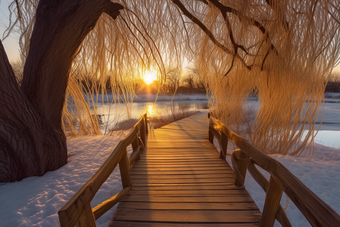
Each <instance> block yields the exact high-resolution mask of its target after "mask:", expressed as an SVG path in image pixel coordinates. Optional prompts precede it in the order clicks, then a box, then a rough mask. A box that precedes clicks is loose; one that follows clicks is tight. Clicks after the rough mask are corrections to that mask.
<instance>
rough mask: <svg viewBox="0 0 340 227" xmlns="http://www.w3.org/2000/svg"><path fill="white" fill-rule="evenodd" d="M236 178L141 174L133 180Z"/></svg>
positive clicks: (227, 176)
mask: <svg viewBox="0 0 340 227" xmlns="http://www.w3.org/2000/svg"><path fill="white" fill-rule="evenodd" d="M224 177H225V178H234V175H233V174H223V173H222V174H196V175H192V174H187V175H184V174H172V175H170V174H168V175H159V174H153V175H152V174H144V175H142V174H140V175H131V179H136V180H138V179H191V178H195V179H204V178H224Z"/></svg>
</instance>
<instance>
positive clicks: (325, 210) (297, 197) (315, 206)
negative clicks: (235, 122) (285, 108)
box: [209, 117, 340, 227]
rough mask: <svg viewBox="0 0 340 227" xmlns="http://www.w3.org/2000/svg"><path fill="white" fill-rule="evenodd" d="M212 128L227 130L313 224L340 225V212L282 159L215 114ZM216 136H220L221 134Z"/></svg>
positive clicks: (212, 119)
mask: <svg viewBox="0 0 340 227" xmlns="http://www.w3.org/2000/svg"><path fill="white" fill-rule="evenodd" d="M210 130H211V131H212V133H213V134H214V133H215V134H216V132H217V134H218V133H224V134H225V135H227V136H228V138H229V139H230V140H232V141H233V142H234V144H235V145H236V146H237V147H239V148H240V149H241V150H242V152H244V153H245V154H247V155H248V156H249V157H250V158H251V161H252V162H253V163H255V164H257V165H258V166H259V167H261V168H262V169H264V170H266V171H267V172H269V173H270V174H271V177H272V178H273V179H274V180H275V181H276V183H277V184H278V185H279V187H280V188H281V189H282V190H283V191H284V192H285V193H286V195H287V196H288V197H289V198H290V199H291V200H292V201H293V202H294V204H295V205H296V206H297V207H298V209H299V210H300V211H301V213H302V214H303V215H304V216H305V218H306V219H307V220H308V221H309V223H310V224H311V225H312V226H329V227H331V226H340V215H339V214H337V213H336V212H335V211H334V210H333V209H332V208H331V207H330V206H329V205H327V204H326V203H325V202H324V201H322V200H321V199H320V198H319V197H318V196H317V195H315V194H314V193H313V192H312V191H311V190H310V189H309V188H308V187H306V185H304V184H303V183H302V182H301V181H300V180H299V179H298V178H297V177H296V176H294V175H293V174H292V173H291V172H290V171H289V170H288V169H287V168H286V167H284V166H283V165H282V164H281V163H280V162H278V161H277V160H275V159H273V158H271V157H270V156H269V155H267V154H266V153H264V152H262V151H260V150H259V149H257V148H256V147H255V146H253V145H252V144H251V143H250V142H249V141H247V140H246V139H244V138H243V137H241V136H239V135H237V134H236V133H234V132H232V131H230V130H229V129H228V128H227V127H226V126H224V125H223V124H222V123H221V122H220V121H218V120H217V119H215V118H213V117H210V120H209V131H210ZM215 136H216V135H215ZM216 137H217V138H219V137H218V136H216ZM261 184H262V183H261ZM261 186H263V185H261ZM279 217H280V218H283V220H284V215H282V213H281V214H280V215H279ZM284 224H287V226H289V224H290V223H287V222H285V223H284Z"/></svg>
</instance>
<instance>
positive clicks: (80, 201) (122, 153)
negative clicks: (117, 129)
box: [58, 115, 146, 227]
mask: <svg viewBox="0 0 340 227" xmlns="http://www.w3.org/2000/svg"><path fill="white" fill-rule="evenodd" d="M144 118H146V115H143V116H142V117H141V118H140V120H139V121H138V122H137V123H136V124H135V125H134V128H133V129H132V130H131V131H130V133H129V134H128V135H127V137H126V138H125V139H123V140H121V141H120V142H119V143H118V145H117V146H116V148H115V149H114V150H113V152H112V154H111V155H110V156H109V157H108V159H107V160H106V161H105V162H104V164H103V165H102V166H101V167H100V168H99V169H98V171H97V172H96V173H95V174H94V175H93V176H92V177H91V178H90V179H89V180H88V181H87V182H86V183H85V184H84V185H83V186H82V187H81V188H80V189H79V190H78V191H77V192H76V193H75V195H73V196H72V198H71V199H70V200H69V201H67V202H66V204H65V205H64V206H63V207H62V208H61V209H60V210H59V211H58V216H59V222H60V226H62V227H71V226H75V225H76V224H77V223H78V224H77V225H79V226H95V222H94V221H93V222H94V225H93V224H92V223H91V222H90V221H89V220H90V218H91V217H92V219H93V220H95V219H94V214H93V211H92V209H91V204H90V202H91V200H92V199H93V197H94V196H95V195H96V193H97V191H98V190H99V188H100V187H101V185H102V184H103V183H104V182H105V181H106V179H107V178H108V177H109V176H110V174H111V173H112V172H113V170H114V169H115V167H116V166H117V165H118V163H119V168H120V173H121V178H122V184H123V187H124V188H126V190H130V187H131V179H130V171H129V170H130V160H129V157H128V155H127V151H126V147H127V146H128V145H130V144H131V143H133V141H135V138H136V137H137V136H138V134H139V131H140V129H141V128H143V127H142V126H143V124H142V122H143V120H144ZM126 190H125V191H124V190H123V192H126ZM126 194H127V193H123V194H118V195H119V196H117V197H116V198H113V201H112V200H110V199H109V200H107V201H104V203H103V204H102V205H103V207H104V208H102V209H105V210H108V209H110V207H109V206H110V205H112V206H113V205H114V204H115V203H116V202H117V200H120V199H121V198H122V197H124V196H125V195H126ZM97 208H98V209H99V211H98V209H97ZM94 211H96V212H97V214H96V215H97V216H98V215H99V214H100V213H101V212H102V211H103V210H101V208H100V207H96V208H95V209H94ZM84 215H85V216H88V217H84ZM100 215H102V213H101V214H100ZM100 215H99V216H100ZM88 218H89V219H88ZM84 220H85V221H84ZM86 223H87V225H86Z"/></svg>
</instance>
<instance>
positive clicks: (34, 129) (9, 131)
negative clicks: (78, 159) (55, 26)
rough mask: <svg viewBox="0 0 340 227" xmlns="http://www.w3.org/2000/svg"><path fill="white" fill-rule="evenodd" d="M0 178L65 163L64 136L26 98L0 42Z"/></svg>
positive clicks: (17, 176)
mask: <svg viewBox="0 0 340 227" xmlns="http://www.w3.org/2000/svg"><path fill="white" fill-rule="evenodd" d="M0 69H1V70H0V78H1V83H0V106H1V108H0V182H8V181H15V180H21V179H23V178H25V177H27V176H40V175H43V174H44V173H46V172H47V171H50V170H55V169H57V168H59V167H60V166H62V165H64V164H66V161H67V149H66V138H65V135H64V134H63V133H60V132H59V131H58V130H55V129H54V127H53V126H52V124H51V123H50V122H49V121H48V120H47V119H46V118H45V117H44V116H43V115H42V114H41V113H40V112H39V111H38V110H37V109H36V108H34V107H33V106H32V105H31V103H30V102H29V101H28V99H27V97H26V96H25V94H24V93H23V92H22V90H21V89H20V87H19V85H18V83H17V82H16V80H15V76H14V72H13V70H12V67H11V65H10V63H9V61H8V59H7V56H6V53H5V50H4V48H3V46H2V43H1V42H0Z"/></svg>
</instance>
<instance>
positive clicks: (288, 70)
mask: <svg viewBox="0 0 340 227" xmlns="http://www.w3.org/2000/svg"><path fill="white" fill-rule="evenodd" d="M10 9H11V12H12V13H11V18H12V20H11V23H10V26H9V29H8V32H7V34H8V33H9V32H10V31H12V30H18V31H20V34H21V36H20V48H21V55H22V60H23V62H25V67H24V75H23V81H22V85H21V87H19V85H18V84H17V82H16V80H15V77H14V73H13V70H12V68H11V66H10V64H9V62H8V59H7V57H6V54H5V52H4V49H3V47H2V45H1V48H0V64H1V67H0V78H1V81H2V83H1V84H0V104H1V109H0V144H1V146H0V181H1V182H4V181H15V180H21V179H22V178H24V177H27V176H33V175H42V174H44V173H45V172H46V171H50V170H55V169H57V168H59V167H60V166H62V165H64V164H65V163H66V162H67V148H66V137H65V128H64V127H63V126H64V125H65V121H69V119H70V116H71V114H70V113H69V110H70V108H67V106H65V103H66V105H67V103H68V101H69V99H68V98H67V97H68V96H69V95H71V96H72V98H73V99H72V100H74V101H75V104H76V105H77V106H79V108H86V106H87V103H86V102H85V101H84V98H83V95H82V92H83V90H82V88H81V86H82V85H81V84H80V83H79V77H83V76H84V75H85V74H87V73H82V72H90V73H91V75H92V76H91V78H95V79H96V81H98V83H101V84H103V83H105V82H106V81H107V79H106V78H105V77H106V76H110V82H111V83H112V87H113V88H116V91H113V93H115V94H117V95H119V94H120V92H121V91H122V90H124V91H126V92H127V93H133V89H132V88H133V86H134V85H133V79H134V78H135V77H138V76H140V74H141V73H142V72H143V70H144V69H148V68H150V67H151V68H152V67H153V68H158V70H159V72H160V75H162V79H164V80H165V79H166V73H165V68H166V65H171V66H174V65H176V64H177V65H178V67H181V63H182V62H183V59H184V58H187V59H189V60H190V61H192V62H194V63H195V64H196V67H197V68H198V72H199V74H200V75H202V76H204V78H205V80H206V82H207V83H208V84H209V89H210V92H211V93H212V95H213V99H212V104H213V107H212V109H213V110H214V109H215V114H216V115H217V116H218V117H219V118H221V119H223V120H224V122H225V123H226V124H227V125H228V126H230V127H232V128H236V130H237V129H240V128H242V127H244V125H242V122H243V121H242V119H241V118H244V113H245V112H244V103H245V100H246V97H247V96H248V95H249V93H250V92H252V91H254V89H256V90H257V91H258V93H259V99H260V103H261V107H260V110H259V112H258V114H257V116H256V118H255V121H254V123H252V124H250V125H249V128H250V131H251V134H250V137H249V139H251V140H252V142H253V143H254V144H255V145H257V146H259V147H260V148H261V149H263V150H264V151H265V152H268V153H271V152H273V151H274V150H275V151H276V152H279V153H288V152H289V150H290V149H291V148H294V147H295V151H294V152H293V154H300V153H301V152H300V151H301V150H302V149H303V148H304V147H305V146H306V144H307V142H308V141H309V140H310V138H312V137H313V133H312V132H313V123H314V122H315V119H316V117H317V115H318V112H319V106H320V105H319V104H320V102H321V100H322V93H323V89H324V83H325V82H326V75H327V74H328V73H329V72H330V70H331V69H332V67H333V66H334V65H335V64H336V62H337V60H338V58H339V53H338V51H339V48H338V45H339V43H340V42H339V32H338V29H339V13H338V12H339V3H338V1H337V0H333V1H331V0H329V1H326V0H324V1H307V0H306V1H295V0H291V1H288V0H287V1H279V0H266V1H264V0H259V1H257V0H253V1H251V0H244V1H236V0H234V1H231V0H228V1H227V0H224V1H217V0H210V1H206V0H187V1H180V0H161V1H154V0H143V1H137V0H136V1H133V0H117V1H115V3H113V2H110V1H109V0H92V1H89V0H76V1H67V0H60V1H52V0H40V1H38V0H35V1H34V0H33V1H32V0H16V1H14V2H13V3H12V5H11V6H10ZM77 72H78V73H77ZM79 72H80V73H79ZM102 87H103V86H102ZM93 92H94V93H105V92H106V91H105V89H97V90H95V91H93ZM65 100H66V102H65ZM217 110H222V111H217ZM80 113H82V112H81V111H80V112H79V114H80ZM80 118H82V117H79V119H78V120H79V121H81V119H80ZM92 122H93V121H92ZM307 122H308V123H309V124H310V126H311V127H310V128H309V129H310V131H309V132H310V134H309V135H308V136H307V137H306V139H305V140H304V143H302V145H301V144H300V142H299V141H300V139H301V133H302V130H304V129H305V125H306V123H307ZM86 125H91V127H98V124H95V123H91V124H86ZM86 130H87V129H83V131H86ZM91 133H98V130H97V129H96V130H92V131H91Z"/></svg>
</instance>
